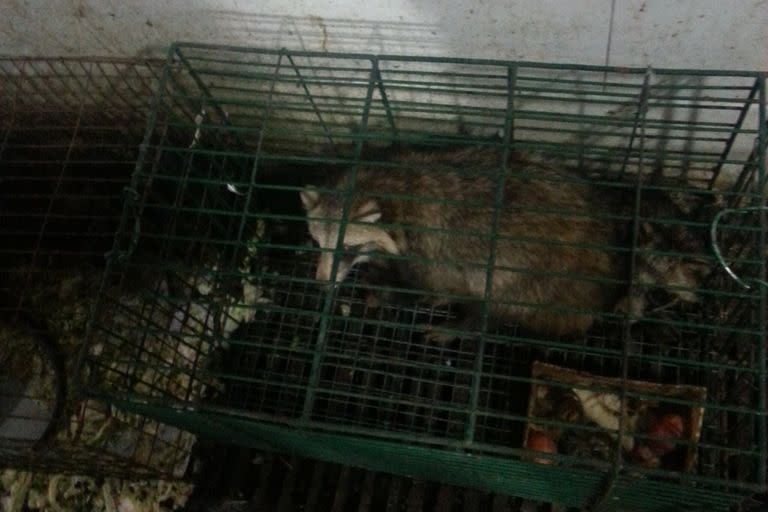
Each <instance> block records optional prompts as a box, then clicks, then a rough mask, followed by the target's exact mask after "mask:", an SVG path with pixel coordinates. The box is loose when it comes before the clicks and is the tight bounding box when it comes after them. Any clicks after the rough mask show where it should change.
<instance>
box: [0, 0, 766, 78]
mask: <svg viewBox="0 0 768 512" xmlns="http://www.w3.org/2000/svg"><path fill="white" fill-rule="evenodd" d="M174 40H195V41H201V42H219V43H229V44H237V45H249V46H266V47H275V46H286V47H289V48H292V49H298V48H301V49H309V50H329V51H344V50H346V51H362V52H376V53H404V54H427V55H438V56H442V55H452V56H463V57H488V58H501V59H525V60H540V61H561V62H576V63H586V64H603V63H606V62H608V63H610V64H615V65H625V66H628V65H641V66H645V65H653V66H655V67H691V68H725V69H766V68H768V51H766V49H768V0H474V1H466V0H386V1H379V2H376V1H374V0H324V1H323V0H0V54H5V55H57V56H58V55H115V56H133V55H137V54H141V55H148V54H156V53H162V51H163V50H164V48H165V47H166V46H167V45H168V44H169V43H170V42H171V41H174Z"/></svg>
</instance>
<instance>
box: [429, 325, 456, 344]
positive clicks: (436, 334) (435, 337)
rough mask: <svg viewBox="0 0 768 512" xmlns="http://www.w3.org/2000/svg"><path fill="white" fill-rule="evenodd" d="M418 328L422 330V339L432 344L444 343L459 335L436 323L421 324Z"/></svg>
mask: <svg viewBox="0 0 768 512" xmlns="http://www.w3.org/2000/svg"><path fill="white" fill-rule="evenodd" d="M420 330H421V331H423V332H424V341H426V342H427V343H429V344H432V345H446V344H448V343H450V342H452V341H453V340H455V339H456V338H458V337H459V336H458V335H456V334H455V333H451V332H448V331H446V330H445V329H441V328H440V327H439V326H436V325H423V326H421V327H420Z"/></svg>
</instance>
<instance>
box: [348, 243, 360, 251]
mask: <svg viewBox="0 0 768 512" xmlns="http://www.w3.org/2000/svg"><path fill="white" fill-rule="evenodd" d="M362 246H363V245H362V244H344V250H345V251H357V250H359V249H360V248H361V247H362Z"/></svg>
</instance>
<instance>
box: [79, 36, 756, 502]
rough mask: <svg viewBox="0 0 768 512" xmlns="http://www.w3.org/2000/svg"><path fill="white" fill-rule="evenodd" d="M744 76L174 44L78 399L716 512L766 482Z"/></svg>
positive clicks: (751, 126)
mask: <svg viewBox="0 0 768 512" xmlns="http://www.w3.org/2000/svg"><path fill="white" fill-rule="evenodd" d="M764 81H765V77H764V75H762V74H759V73H749V72H744V73H723V72H706V73H705V72H695V71H685V70H681V71H673V70H642V69H623V68H622V69H617V68H603V67H589V66H566V65H543V64H534V63H521V62H496V61H475V60H463V59H427V58H408V57H397V56H372V55H346V54H317V53H311V52H291V51H287V50H281V51H266V50H254V49H242V48H230V47H220V46H205V45H196V44H180V45H175V46H174V47H173V48H172V49H171V51H170V54H169V60H168V63H167V68H166V71H165V74H164V76H163V77H162V79H161V83H160V93H159V95H158V97H157V103H156V105H155V108H154V110H153V113H152V123H154V124H152V123H150V127H149V129H148V132H147V136H146V138H145V143H144V145H143V147H142V151H143V153H142V155H143V157H142V160H141V162H140V165H139V167H138V169H137V173H136V174H135V175H134V177H133V181H132V184H131V194H129V195H128V198H127V201H126V207H125V210H124V215H123V217H122V220H121V226H120V230H119V232H118V237H117V239H116V244H115V247H114V249H113V251H112V253H111V254H112V257H111V258H110V260H109V264H108V266H109V268H108V272H107V273H106V276H105V279H104V288H105V289H109V290H110V291H109V292H105V293H103V294H101V295H100V300H99V308H98V310H97V314H96V316H95V318H94V321H93V329H92V335H93V337H94V339H97V340H98V342H95V343H94V344H93V346H92V347H91V351H90V353H88V354H85V356H86V357H85V360H86V362H87V368H89V369H90V370H91V374H90V377H91V378H90V379H89V391H90V392H91V393H93V394H94V395H95V396H99V397H107V398H109V399H110V400H112V401H114V403H116V404H119V405H120V406H121V407H124V408H127V409H129V410H132V411H137V412H142V413H144V414H147V415H150V416H152V417H155V418H158V419H161V420H163V421H167V422H169V423H172V424H175V425H179V426H182V427H184V428H187V429H190V430H192V431H195V432H198V433H204V434H207V435H211V436H216V437H218V438H221V439H227V440H232V441H236V442H239V443H242V444H245V445H251V446H262V445H264V444H266V445H268V446H270V447H271V448H273V449H277V450H285V451H293V452H298V453H300V454H303V455H306V456H311V457H318V458H321V459H325V460H333V461H338V462H344V463H348V464H356V465H361V466H365V467H370V468H374V469H378V470H384V471H389V472H394V473H398V474H403V475H410V476H419V477H425V478H433V479H434V478H438V479H439V480H441V481H443V482H447V483H452V484H459V485H467V486H475V487H479V488H483V489H486V490H490V491H495V492H502V493H508V494H514V495H519V496H523V497H528V498H533V499H541V500H547V501H554V502H559V503H563V504H566V505H571V506H584V505H590V506H593V507H608V508H610V507H615V506H619V507H623V508H624V509H652V510H663V509H669V507H673V508H674V507H680V506H683V505H686V506H692V507H705V506H706V507H708V508H724V507H727V506H728V505H729V504H730V503H732V502H734V501H735V500H738V499H739V496H742V495H744V494H748V493H750V492H755V491H760V490H762V489H764V488H765V469H766V468H765V464H766V437H765V427H766V426H765V361H766V358H765V321H766V319H765V310H766V304H765V291H766V290H765V243H764V242H765V240H764V239H765V228H766V225H765V215H764V211H763V208H762V204H763V203H762V201H763V199H762V197H763V188H764V179H765V177H764V174H765V173H764V171H765V169H764V167H765V158H764V157H765V142H766V134H765V129H766V127H765V112H764V110H765V89H764ZM158 126H162V127H167V129H164V130H157V129H156V128H157V127H158ZM114 290H118V291H117V292H115V291H114ZM120 290H131V293H132V296H134V297H137V298H136V300H134V301H133V302H132V303H131V304H126V303H124V302H123V303H121V302H120V301H119V300H117V299H116V297H119V296H120V293H121V292H120ZM115 307H119V308H121V311H123V313H122V314H121V315H120V319H121V320H120V322H116V321H115V319H114V315H113V314H112V312H113V311H114V308H115ZM126 320H127V321H126ZM167 354H174V357H172V358H170V359H169V357H168V356H167ZM115 363H118V364H117V365H116V364H115Z"/></svg>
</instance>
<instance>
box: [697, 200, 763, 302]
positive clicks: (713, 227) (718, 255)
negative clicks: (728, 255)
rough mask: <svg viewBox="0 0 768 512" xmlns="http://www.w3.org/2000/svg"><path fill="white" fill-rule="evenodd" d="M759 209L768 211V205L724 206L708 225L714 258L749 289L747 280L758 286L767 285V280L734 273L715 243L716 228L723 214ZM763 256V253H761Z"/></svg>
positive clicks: (732, 277) (757, 210)
mask: <svg viewBox="0 0 768 512" xmlns="http://www.w3.org/2000/svg"><path fill="white" fill-rule="evenodd" d="M760 211H768V206H748V207H744V208H725V209H723V210H720V211H719V212H717V215H715V218H714V219H712V224H711V225H710V230H709V235H710V240H711V244H712V251H713V252H714V253H715V258H716V259H717V262H718V263H719V264H720V266H721V267H723V269H724V270H725V271H726V272H727V273H728V275H729V276H730V277H731V279H733V280H734V281H736V282H737V283H739V284H740V285H741V286H742V287H743V288H744V289H745V290H751V289H752V286H750V285H749V284H748V282H752V283H755V284H757V285H759V286H765V287H768V282H766V281H764V280H762V279H757V278H748V279H741V278H740V277H739V276H737V275H736V273H735V272H734V271H733V269H731V267H730V265H728V263H727V262H726V261H725V258H724V257H723V254H722V252H721V251H720V247H719V245H718V243H717V228H718V225H719V224H720V219H721V218H722V217H723V216H724V215H728V214H731V213H739V214H745V213H751V212H760ZM763 256H765V255H763Z"/></svg>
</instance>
